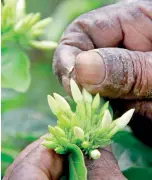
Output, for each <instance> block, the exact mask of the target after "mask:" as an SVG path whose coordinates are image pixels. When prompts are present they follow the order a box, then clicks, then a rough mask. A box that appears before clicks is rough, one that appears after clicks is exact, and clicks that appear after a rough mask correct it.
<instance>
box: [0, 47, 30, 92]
mask: <svg viewBox="0 0 152 180" xmlns="http://www.w3.org/2000/svg"><path fill="white" fill-rule="evenodd" d="M29 68H30V61H29V58H28V56H27V55H26V54H25V53H24V52H23V51H21V50H20V49H11V48H10V49H3V50H2V87H4V88H12V89H14V90H16V91H18V92H25V91H27V89H28V87H29V85H30V81H31V78H30V74H29Z"/></svg>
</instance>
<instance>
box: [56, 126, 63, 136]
mask: <svg viewBox="0 0 152 180" xmlns="http://www.w3.org/2000/svg"><path fill="white" fill-rule="evenodd" d="M54 130H55V132H56V133H57V134H58V135H59V136H65V132H64V131H63V129H61V128H60V127H58V126H56V127H54Z"/></svg>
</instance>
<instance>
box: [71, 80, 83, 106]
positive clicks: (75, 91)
mask: <svg viewBox="0 0 152 180" xmlns="http://www.w3.org/2000/svg"><path fill="white" fill-rule="evenodd" d="M70 87H71V93H72V97H73V99H74V101H75V102H76V103H78V102H82V101H83V96H82V94H81V92H80V89H79V87H78V85H77V84H76V83H75V81H74V80H73V79H71V80H70Z"/></svg>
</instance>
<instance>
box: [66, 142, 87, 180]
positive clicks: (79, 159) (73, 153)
mask: <svg viewBox="0 0 152 180" xmlns="http://www.w3.org/2000/svg"><path fill="white" fill-rule="evenodd" d="M68 150H69V152H70V154H69V158H68V159H69V179H70V180H87V169H86V167H85V163H84V157H83V154H82V152H81V150H80V148H79V147H78V146H76V145H74V144H72V145H69V147H68Z"/></svg>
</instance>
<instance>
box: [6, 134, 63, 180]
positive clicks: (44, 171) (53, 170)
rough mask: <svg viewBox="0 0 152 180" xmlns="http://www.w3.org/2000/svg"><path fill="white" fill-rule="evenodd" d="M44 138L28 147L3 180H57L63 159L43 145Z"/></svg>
mask: <svg viewBox="0 0 152 180" xmlns="http://www.w3.org/2000/svg"><path fill="white" fill-rule="evenodd" d="M42 139H43V137H42V138H41V139H40V140H37V141H35V142H34V143H32V144H30V145H29V146H28V147H26V148H25V149H24V150H23V151H22V152H21V153H20V154H19V156H18V157H17V158H16V159H15V161H14V163H13V164H12V165H11V166H10V167H9V168H8V169H7V171H6V175H5V177H4V178H3V180H57V179H59V177H60V175H61V173H62V170H63V157H61V156H60V155H58V154H56V153H55V152H54V151H52V150H48V149H46V148H45V147H43V146H42V145H41V142H42Z"/></svg>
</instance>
